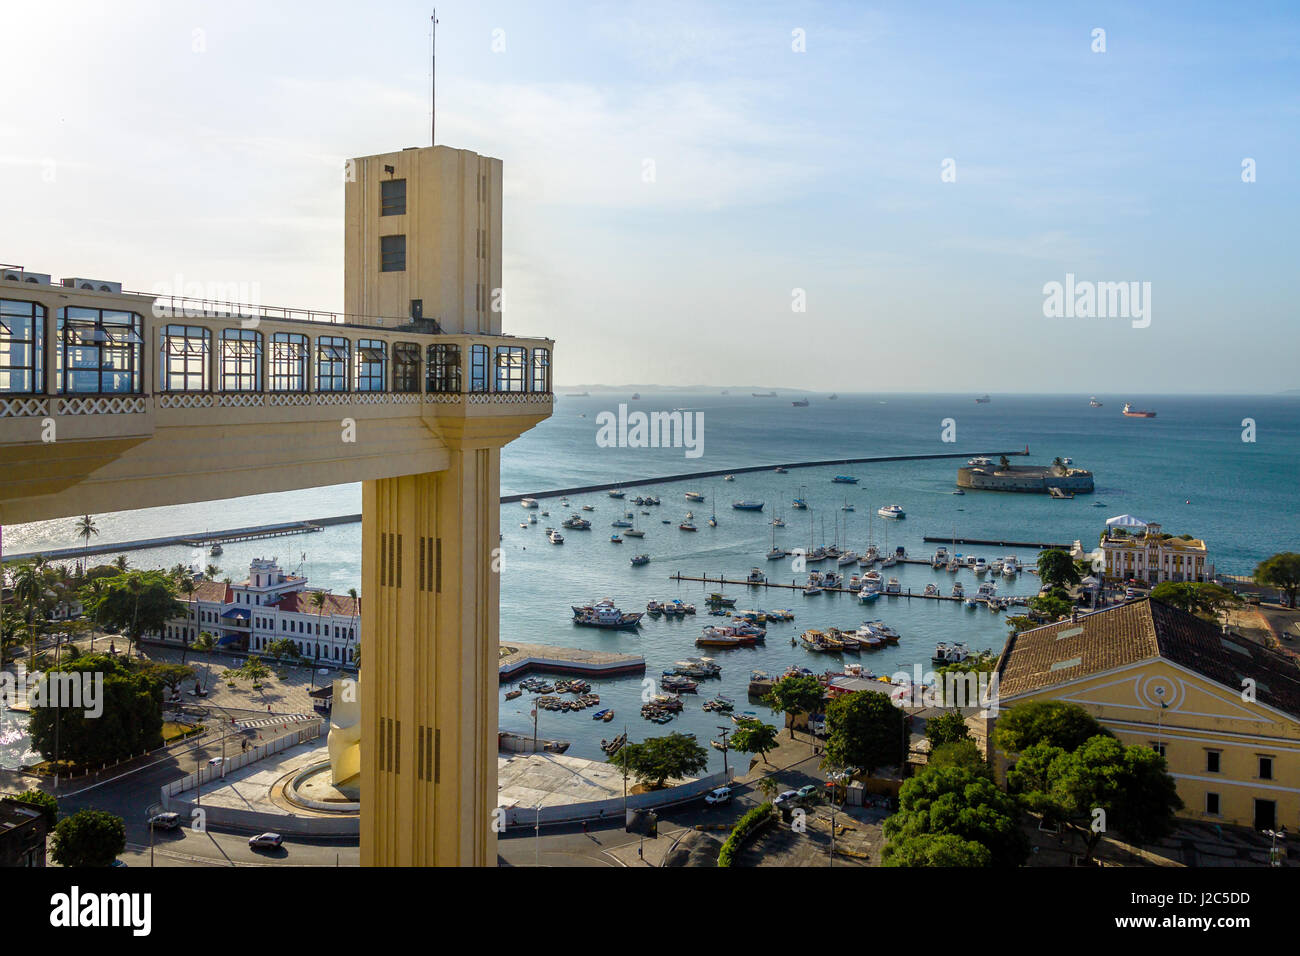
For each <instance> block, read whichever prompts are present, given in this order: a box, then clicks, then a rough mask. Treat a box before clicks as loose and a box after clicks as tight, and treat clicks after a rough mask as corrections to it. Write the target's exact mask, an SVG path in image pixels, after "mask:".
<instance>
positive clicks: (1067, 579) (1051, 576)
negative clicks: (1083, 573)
mask: <svg viewBox="0 0 1300 956" xmlns="http://www.w3.org/2000/svg"><path fill="white" fill-rule="evenodd" d="M1038 578H1039V580H1040V581H1042V582H1043V583H1044V584H1046V585H1048V586H1050V587H1054V588H1057V587H1068V586H1070V585H1071V584H1078V583H1079V582H1080V581H1081V580H1083V579H1082V578H1081V577H1080V575H1079V568H1078V566H1077V565H1076V564H1075V563H1074V558H1072V557H1070V555H1069V553H1068V552H1065V551H1060V550H1051V551H1044V552H1043V553H1042V554H1040V555H1039V556H1038Z"/></svg>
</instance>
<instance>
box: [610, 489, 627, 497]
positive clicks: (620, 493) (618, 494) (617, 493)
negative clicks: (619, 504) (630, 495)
mask: <svg viewBox="0 0 1300 956" xmlns="http://www.w3.org/2000/svg"><path fill="white" fill-rule="evenodd" d="M626 494H627V492H625V491H618V490H617V489H615V490H614V491H611V492H609V496H610V497H611V498H622V497H623V496H624V495H626Z"/></svg>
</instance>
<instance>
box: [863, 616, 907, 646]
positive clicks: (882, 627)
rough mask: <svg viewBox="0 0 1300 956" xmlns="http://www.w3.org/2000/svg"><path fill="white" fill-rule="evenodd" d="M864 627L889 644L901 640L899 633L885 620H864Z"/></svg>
mask: <svg viewBox="0 0 1300 956" xmlns="http://www.w3.org/2000/svg"><path fill="white" fill-rule="evenodd" d="M862 627H865V628H866V629H867V630H868V631H870V632H871V633H872V634H875V635H876V636H877V637H879V638H880V639H881V640H883V641H884V642H885V643H887V644H897V643H898V641H899V633H898V632H897V631H896V630H894V629H893V628H892V627H890V626H889V625H888V624H886V623H885V622H884V621H864V622H863V624H862ZM859 630H861V628H859Z"/></svg>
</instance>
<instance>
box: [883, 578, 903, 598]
mask: <svg viewBox="0 0 1300 956" xmlns="http://www.w3.org/2000/svg"><path fill="white" fill-rule="evenodd" d="M885 593H886V594H902V593H903V588H902V585H900V584H899V583H898V578H890V579H889V583H888V584H886V585H885Z"/></svg>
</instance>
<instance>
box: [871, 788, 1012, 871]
mask: <svg viewBox="0 0 1300 956" xmlns="http://www.w3.org/2000/svg"><path fill="white" fill-rule="evenodd" d="M924 834H934V835H936V836H938V835H945V834H946V835H950V836H953V837H956V838H957V839H959V840H962V841H965V842H972V843H976V844H979V845H980V846H982V847H984V848H985V849H987V850H988V852H989V857H988V865H990V866H1019V865H1020V864H1021V863H1023V862H1024V861H1025V858H1026V857H1027V856H1028V855H1029V841H1028V840H1027V839H1026V838H1025V835H1024V833H1023V832H1022V830H1021V829H1020V808H1019V805H1018V804H1017V802H1016V800H1015V798H1014V797H1012V796H1010V795H1009V794H1006V793H1003V792H1002V791H1001V790H999V789H998V788H997V785H996V784H994V783H993V781H992V780H990V779H989V778H988V777H987V776H985V775H984V774H978V773H972V772H970V771H969V770H965V769H962V768H960V767H928V768H927V769H925V770H923V771H922V772H921V773H919V774H917V775H916V776H915V777H913V778H912V779H911V780H908V781H907V782H905V783H904V784H903V786H902V788H901V789H900V790H899V793H898V812H897V813H895V814H894V815H893V816H891V817H889V818H888V819H887V820H885V836H886V837H888V838H889V844H888V845H886V847H885V850H884V853H883V854H882V857H883V859H884V860H885V861H886V862H889V861H892V859H893V857H894V854H895V853H899V852H907V849H906V848H907V847H908V845H909V844H910V843H911V842H912V841H913V840H915V839H916V838H918V837H920V836H922V835H924ZM895 841H898V842H899V843H901V845H902V849H900V850H892V849H891V848H890V847H892V846H893V844H894V843H895Z"/></svg>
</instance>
